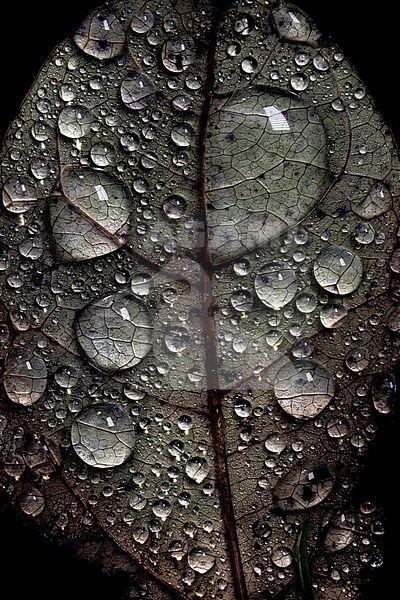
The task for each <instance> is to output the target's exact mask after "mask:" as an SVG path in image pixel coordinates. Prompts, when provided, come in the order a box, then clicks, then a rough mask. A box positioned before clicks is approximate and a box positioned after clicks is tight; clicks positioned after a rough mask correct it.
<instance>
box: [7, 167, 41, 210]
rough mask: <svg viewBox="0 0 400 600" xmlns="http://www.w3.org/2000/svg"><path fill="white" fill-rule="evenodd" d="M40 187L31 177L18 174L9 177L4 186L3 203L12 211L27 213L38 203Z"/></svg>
mask: <svg viewBox="0 0 400 600" xmlns="http://www.w3.org/2000/svg"><path fill="white" fill-rule="evenodd" d="M37 199H38V189H37V187H36V183H35V182H34V181H33V179H31V178H30V177H25V176H24V175H18V176H16V177H11V178H10V179H7V181H6V182H5V184H4V188H3V205H4V207H5V208H6V209H7V210H9V211H10V212H12V213H16V214H21V213H25V212H27V211H28V210H30V209H31V208H33V206H34V205H35V204H36V202H37Z"/></svg>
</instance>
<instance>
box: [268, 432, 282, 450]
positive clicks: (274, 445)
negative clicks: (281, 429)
mask: <svg viewBox="0 0 400 600" xmlns="http://www.w3.org/2000/svg"><path fill="white" fill-rule="evenodd" d="M286 446H287V439H286V437H285V436H284V435H282V434H280V433H271V434H270V435H269V436H268V437H267V439H266V440H265V447H266V449H267V450H269V452H272V453H273V454H280V453H281V452H283V450H284V449H285V448H286Z"/></svg>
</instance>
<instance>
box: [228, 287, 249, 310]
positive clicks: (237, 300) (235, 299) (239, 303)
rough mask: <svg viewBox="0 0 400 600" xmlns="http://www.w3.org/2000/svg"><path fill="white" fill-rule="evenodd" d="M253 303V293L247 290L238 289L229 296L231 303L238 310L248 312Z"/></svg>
mask: <svg viewBox="0 0 400 600" xmlns="http://www.w3.org/2000/svg"><path fill="white" fill-rule="evenodd" d="M253 303H254V301H253V295H252V294H251V292H249V291H248V290H239V291H237V292H234V293H233V294H232V296H231V304H232V306H233V308H234V309H235V310H237V311H238V312H249V311H250V310H251V309H252V308H253Z"/></svg>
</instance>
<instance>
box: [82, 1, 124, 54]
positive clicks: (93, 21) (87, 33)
mask: <svg viewBox="0 0 400 600" xmlns="http://www.w3.org/2000/svg"><path fill="white" fill-rule="evenodd" d="M74 41H75V43H76V45H77V46H78V47H79V48H80V49H81V50H83V52H85V54H88V55H89V56H93V57H94V58H97V59H98V60H107V59H109V58H114V57H115V56H119V55H120V54H122V52H123V51H124V48H125V31H124V28H123V27H122V24H121V23H120V21H119V20H118V19H117V17H116V16H115V15H114V14H112V13H109V12H108V11H105V10H103V11H101V12H94V13H91V14H90V15H88V16H87V17H86V19H85V20H84V21H83V23H82V25H81V26H80V27H79V29H78V30H77V32H76V34H75V36H74Z"/></svg>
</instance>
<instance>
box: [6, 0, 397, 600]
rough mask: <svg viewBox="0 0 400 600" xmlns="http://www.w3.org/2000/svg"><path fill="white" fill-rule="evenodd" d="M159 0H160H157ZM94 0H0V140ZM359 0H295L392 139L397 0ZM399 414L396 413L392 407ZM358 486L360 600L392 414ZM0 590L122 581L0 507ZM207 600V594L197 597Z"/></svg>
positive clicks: (64, 590)
mask: <svg viewBox="0 0 400 600" xmlns="http://www.w3.org/2000/svg"><path fill="white" fill-rule="evenodd" d="M160 1H162V0H160ZM96 4H97V3H96V1H95V0H92V1H88V0H68V1H67V2H63V1H55V2H52V3H45V2H38V1H33V0H32V1H30V2H22V3H21V2H18V1H17V0H16V1H15V2H10V0H8V1H7V0H6V1H5V2H4V3H3V6H2V11H1V27H0V32H1V33H0V81H1V88H0V89H1V92H0V102H1V104H0V138H2V137H3V135H4V132H5V130H6V128H7V126H8V124H9V122H10V121H11V120H12V119H13V118H14V117H15V115H16V113H17V111H18V107H19V105H20V104H21V102H22V100H23V98H24V96H25V94H26V93H27V92H28V91H29V88H30V85H31V84H32V82H33V80H34V78H35V76H36V74H37V72H38V71H39V68H40V67H41V65H42V64H43V62H44V61H45V59H46V58H47V56H48V54H49V53H50V51H51V50H52V49H53V47H54V46H55V45H56V44H57V43H58V42H59V41H61V40H62V39H63V38H65V37H68V36H70V35H71V33H72V32H74V30H75V29H76V27H77V25H78V24H79V23H80V21H81V19H82V18H83V17H84V16H85V14H86V13H87V12H88V11H89V10H91V9H92V8H94V7H95V6H96ZM366 4H367V3H366V2H364V1H362V0H334V1H318V0H298V1H297V5H298V6H301V7H302V8H304V9H305V10H306V11H307V12H308V13H309V14H310V15H311V16H313V17H314V19H315V20H316V22H317V25H318V26H319V29H320V30H321V31H322V32H323V33H325V34H328V35H331V36H332V37H333V38H334V40H335V41H336V42H337V43H338V44H339V45H340V46H341V47H342V49H343V51H344V53H345V55H346V56H347V57H348V58H349V59H350V61H351V62H353V64H355V65H356V67H357V68H358V71H359V73H360V75H361V78H362V79H363V80H364V82H365V83H366V85H367V87H368V88H369V90H370V92H371V94H372V96H373V97H374V99H375V101H376V103H377V106H378V108H379V109H380V110H381V112H382V113H383V115H384V117H385V120H386V122H387V123H388V124H389V125H390V127H391V128H392V130H393V133H394V135H395V137H396V138H397V140H400V91H398V89H397V88H398V86H399V83H400V68H399V65H400V47H399V42H400V35H399V33H400V30H399V21H400V3H394V2H393V0H391V1H390V0H380V1H379V2H377V3H376V4H375V5H374V9H373V10H372V9H369V8H367V6H366ZM370 5H371V6H373V3H372V2H371V3H370ZM397 413H399V411H397ZM382 423H383V426H382V428H381V432H380V434H379V436H378V440H377V443H376V445H375V447H374V448H373V450H372V451H371V455H370V460H369V466H368V470H367V471H366V472H365V473H364V479H363V485H365V486H366V487H368V486H372V489H374V491H375V495H376V499H377V501H378V502H379V503H380V504H381V505H383V507H384V510H385V514H386V530H387V534H386V538H385V563H384V566H383V567H382V568H381V569H379V570H377V572H376V573H375V578H374V580H373V582H372V583H371V584H370V585H369V586H368V589H367V590H365V591H364V593H363V595H362V600H376V598H377V596H380V597H383V598H384V597H385V596H387V597H389V594H390V596H392V595H393V592H394V590H396V589H398V585H397V584H396V580H397V573H396V569H398V565H397V561H398V559H397V556H398V555H399V552H398V546H397V541H396V540H397V538H398V525H399V517H398V516H397V513H398V512H400V499H399V495H398V493H397V492H396V491H395V490H394V482H395V481H396V479H397V478H398V475H399V466H398V465H399V458H400V456H399V450H398V439H397V438H398V437H399V435H400V419H399V414H397V417H396V418H390V417H389V418H388V417H386V418H385V419H383V420H382ZM0 553H1V555H0V581H1V589H2V590H7V588H8V590H9V592H8V595H9V596H10V595H11V596H12V597H13V598H15V599H16V600H20V599H21V600H22V599H25V598H29V600H50V599H51V600H54V598H55V597H56V598H57V599H58V600H63V599H64V598H65V599H67V598H68V599H71V600H91V599H96V600H102V599H103V598H104V599H107V600H111V599H112V600H119V599H120V598H121V597H122V589H123V583H124V582H123V581H121V580H119V579H116V580H114V579H113V580H110V579H108V578H106V577H104V576H101V575H100V573H99V572H98V571H97V570H96V569H94V568H93V567H89V566H87V565H86V564H82V563H80V562H78V561H75V560H73V559H71V558H70V557H69V555H68V554H66V553H65V552H63V551H62V550H58V549H56V548H54V546H53V545H52V544H50V542H48V541H46V540H42V538H41V537H40V536H39V535H38V534H37V533H35V532H34V531H33V530H31V529H30V527H28V526H26V524H21V523H20V522H19V520H18V518H17V517H16V516H15V515H13V513H12V512H11V511H8V510H7V509H4V510H3V511H0ZM205 600H209V599H207V598H206V599H205Z"/></svg>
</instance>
